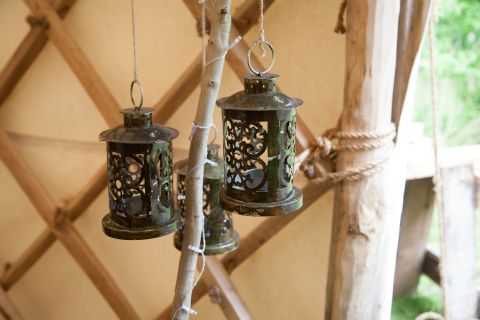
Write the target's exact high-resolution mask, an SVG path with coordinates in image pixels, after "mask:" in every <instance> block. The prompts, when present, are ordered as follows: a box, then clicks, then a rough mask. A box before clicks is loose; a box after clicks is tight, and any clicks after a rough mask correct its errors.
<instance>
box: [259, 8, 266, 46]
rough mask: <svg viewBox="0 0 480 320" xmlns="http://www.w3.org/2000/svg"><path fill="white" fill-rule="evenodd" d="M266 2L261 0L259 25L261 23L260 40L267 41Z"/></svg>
mask: <svg viewBox="0 0 480 320" xmlns="http://www.w3.org/2000/svg"><path fill="white" fill-rule="evenodd" d="M263 11H264V4H263V0H260V17H259V25H260V40H261V41H265V23H264V21H265V17H264V13H263Z"/></svg>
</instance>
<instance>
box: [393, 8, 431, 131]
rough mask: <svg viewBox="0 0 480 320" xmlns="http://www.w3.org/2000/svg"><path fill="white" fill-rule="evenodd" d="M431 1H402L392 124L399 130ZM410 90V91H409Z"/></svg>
mask: <svg viewBox="0 0 480 320" xmlns="http://www.w3.org/2000/svg"><path fill="white" fill-rule="evenodd" d="M430 5H431V0H402V1H401V7H400V19H399V23H398V43H397V65H396V71H395V89H394V92H393V107H392V122H394V123H395V125H396V126H397V128H399V124H400V117H401V115H402V111H403V108H404V104H405V98H406V96H407V93H409V92H410V91H412V89H414V88H412V87H411V86H412V81H410V80H411V78H412V76H413V68H414V65H415V63H416V61H417V60H418V57H419V50H420V45H421V42H422V39H423V35H424V34H425V28H426V26H427V21H428V16H429V12H430ZM409 89H410V90H409Z"/></svg>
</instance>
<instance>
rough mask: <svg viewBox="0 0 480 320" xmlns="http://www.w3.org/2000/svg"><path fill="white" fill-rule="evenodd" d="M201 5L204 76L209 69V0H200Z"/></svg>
mask: <svg viewBox="0 0 480 320" xmlns="http://www.w3.org/2000/svg"><path fill="white" fill-rule="evenodd" d="M199 3H201V4H202V16H201V19H202V21H201V24H202V26H201V27H202V74H203V73H204V72H205V68H206V67H207V37H206V33H207V0H199Z"/></svg>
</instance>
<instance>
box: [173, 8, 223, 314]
mask: <svg viewBox="0 0 480 320" xmlns="http://www.w3.org/2000/svg"><path fill="white" fill-rule="evenodd" d="M206 5H207V6H208V9H209V10H206V11H207V12H208V14H209V18H210V19H209V20H210V21H211V22H212V23H211V32H210V40H209V42H208V45H207V48H206V61H207V65H206V66H205V69H204V73H203V75H202V82H201V90H200V99H199V103H198V108H197V114H196V116H195V124H196V125H197V127H196V130H193V131H192V142H191V144H190V151H189V157H188V166H189V176H187V180H186V189H187V192H186V194H187V195H188V197H187V200H186V222H185V229H184V240H185V241H183V246H182V254H181V257H180V263H179V268H178V275H177V284H176V287H175V298H174V303H173V305H174V306H175V307H174V314H173V318H174V319H178V320H181V319H188V318H189V315H190V314H189V313H188V312H185V311H184V309H182V307H183V308H187V310H189V309H190V307H191V296H192V290H193V285H194V278H195V270H196V263H197V253H195V252H193V251H192V250H191V249H189V246H190V245H191V246H193V247H195V248H200V240H201V233H202V231H203V210H202V203H203V164H204V161H205V159H206V155H207V143H208V133H209V128H210V127H211V125H212V121H213V111H214V108H215V102H216V100H217V98H218V92H219V90H220V82H221V77H222V73H223V66H224V63H225V54H226V53H227V52H228V49H229V38H230V26H231V3H230V0H217V1H216V2H215V3H213V4H212V3H211V2H206ZM202 128H203V129H202Z"/></svg>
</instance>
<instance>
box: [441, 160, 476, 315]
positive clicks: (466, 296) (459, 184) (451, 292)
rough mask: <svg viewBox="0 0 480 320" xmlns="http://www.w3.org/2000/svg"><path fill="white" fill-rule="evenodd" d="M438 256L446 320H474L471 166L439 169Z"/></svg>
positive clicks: (474, 290)
mask: <svg viewBox="0 0 480 320" xmlns="http://www.w3.org/2000/svg"><path fill="white" fill-rule="evenodd" d="M441 175H442V185H441V186H440V187H441V188H442V191H441V194H442V199H440V200H441V203H440V205H441V206H442V207H443V208H442V209H443V210H441V213H442V214H443V219H441V220H442V256H441V257H440V259H441V263H440V273H441V276H442V288H443V292H444V313H445V319H446V320H455V319H475V318H476V308H477V287H476V286H475V285H474V284H475V282H476V281H475V263H476V262H475V256H476V254H475V248H476V246H475V226H476V224H475V220H476V219H475V211H476V194H475V193H476V190H475V175H474V170H473V166H472V165H467V166H461V167H454V168H445V169H441Z"/></svg>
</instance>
